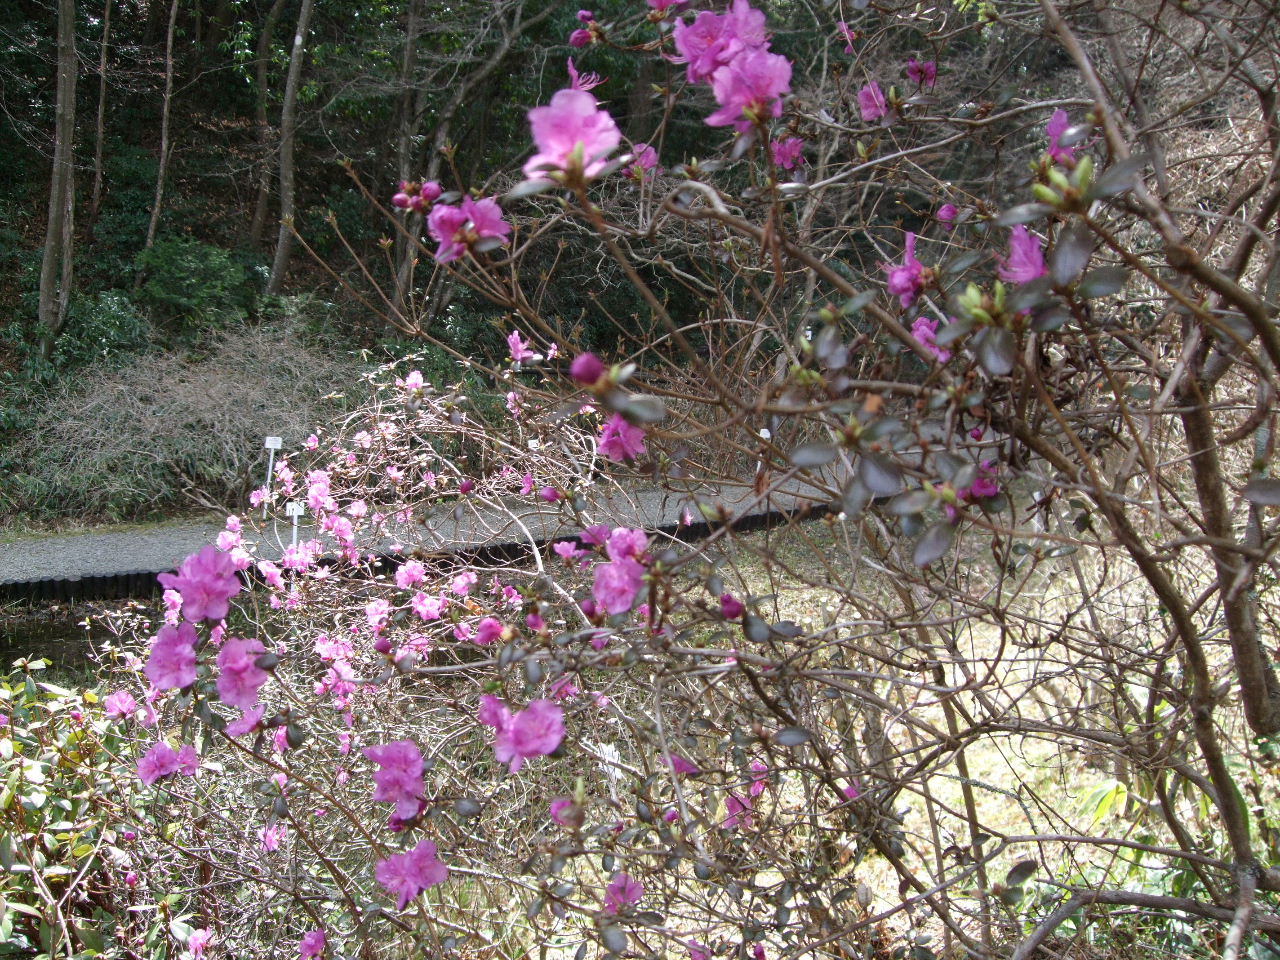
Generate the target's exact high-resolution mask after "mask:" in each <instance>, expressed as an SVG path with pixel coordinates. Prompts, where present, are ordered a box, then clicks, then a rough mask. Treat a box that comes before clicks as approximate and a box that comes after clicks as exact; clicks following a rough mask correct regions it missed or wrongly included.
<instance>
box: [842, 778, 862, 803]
mask: <svg viewBox="0 0 1280 960" xmlns="http://www.w3.org/2000/svg"><path fill="white" fill-rule="evenodd" d="M840 792H841V793H842V794H843V795H844V798H845V799H846V800H857V799H858V798H859V797H860V796H862V791H861V790H860V789H859V788H858V781H857V780H854V781H853V782H852V783H850V784H849V785H848V786H847V787H845V788H844V789H843V790H841V791H840Z"/></svg>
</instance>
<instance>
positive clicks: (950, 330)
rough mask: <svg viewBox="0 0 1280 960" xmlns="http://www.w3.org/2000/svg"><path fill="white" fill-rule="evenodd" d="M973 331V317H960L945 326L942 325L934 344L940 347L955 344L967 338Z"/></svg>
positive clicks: (934, 338)
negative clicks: (964, 337)
mask: <svg viewBox="0 0 1280 960" xmlns="http://www.w3.org/2000/svg"><path fill="white" fill-rule="evenodd" d="M972 329H973V318H972V317H959V318H957V319H955V320H952V321H951V322H950V323H948V324H946V325H945V326H943V325H940V326H939V329H938V332H937V333H936V334H934V336H933V342H934V343H935V344H937V345H938V346H939V347H945V346H947V344H949V343H954V342H955V341H956V340H959V339H960V338H961V337H963V336H965V335H966V334H968V333H969V331H971V330H972Z"/></svg>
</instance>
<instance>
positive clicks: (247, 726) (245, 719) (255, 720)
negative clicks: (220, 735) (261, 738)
mask: <svg viewBox="0 0 1280 960" xmlns="http://www.w3.org/2000/svg"><path fill="white" fill-rule="evenodd" d="M266 710H267V708H266V707H264V706H263V705H262V704H260V703H258V704H254V705H253V706H252V707H250V708H249V709H248V710H244V711H242V712H241V714H240V719H238V720H233V721H231V722H230V723H228V724H227V736H229V737H242V736H244V735H245V734H246V733H249V732H250V731H251V730H255V729H257V726H258V724H260V723H261V722H262V715H263V714H264V713H266Z"/></svg>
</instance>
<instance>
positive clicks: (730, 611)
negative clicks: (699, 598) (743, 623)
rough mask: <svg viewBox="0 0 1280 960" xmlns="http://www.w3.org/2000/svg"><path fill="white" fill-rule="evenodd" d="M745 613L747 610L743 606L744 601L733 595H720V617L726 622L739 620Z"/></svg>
mask: <svg viewBox="0 0 1280 960" xmlns="http://www.w3.org/2000/svg"><path fill="white" fill-rule="evenodd" d="M745 612H746V608H745V607H744V606H743V605H742V601H741V600H739V599H738V598H737V597H735V596H734V595H733V594H732V593H724V594H721V595H720V616H722V617H724V618H725V619H726V620H737V619H738V618H739V617H741V616H742V614H743V613H745Z"/></svg>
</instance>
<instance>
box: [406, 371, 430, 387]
mask: <svg viewBox="0 0 1280 960" xmlns="http://www.w3.org/2000/svg"><path fill="white" fill-rule="evenodd" d="M425 382H426V381H424V380H423V379H422V371H421V370H410V371H409V375H408V376H407V377H405V378H404V383H403V386H404V388H405V389H406V390H410V391H412V390H421V389H422V387H423V384H424V383H425Z"/></svg>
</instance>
